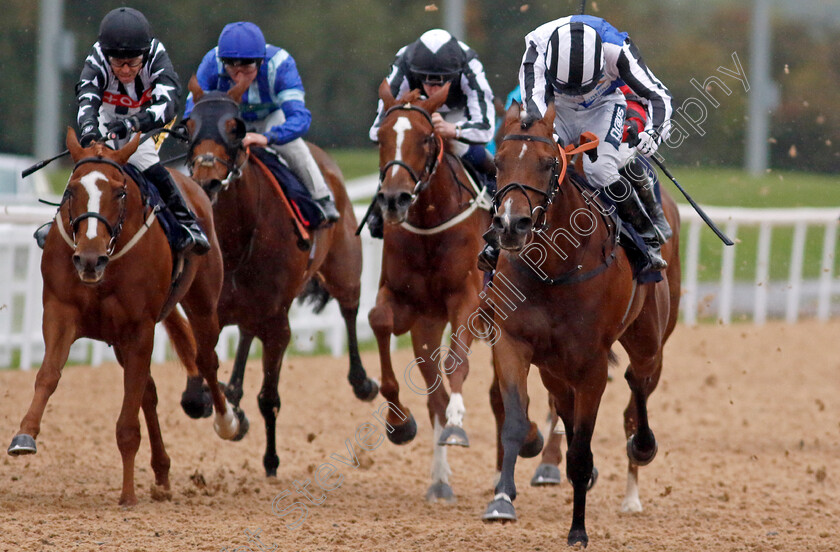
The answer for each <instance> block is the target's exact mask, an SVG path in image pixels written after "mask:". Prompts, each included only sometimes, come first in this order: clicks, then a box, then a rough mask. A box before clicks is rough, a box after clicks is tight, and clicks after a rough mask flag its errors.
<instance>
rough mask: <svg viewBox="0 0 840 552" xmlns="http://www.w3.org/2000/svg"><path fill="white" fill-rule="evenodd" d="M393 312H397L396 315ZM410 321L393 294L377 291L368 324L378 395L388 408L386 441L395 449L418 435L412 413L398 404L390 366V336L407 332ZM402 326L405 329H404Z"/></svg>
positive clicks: (397, 390)
mask: <svg viewBox="0 0 840 552" xmlns="http://www.w3.org/2000/svg"><path fill="white" fill-rule="evenodd" d="M395 311H396V312H395ZM409 318H410V315H409V313H408V312H407V308H406V307H403V306H400V305H398V304H397V303H396V301H394V298H393V294H392V293H391V292H390V290H388V288H385V287H381V288H379V293H378V294H377V296H376V306H375V307H373V308H372V309H371V310H370V313H369V314H368V321H369V323H370V327H371V329H372V330H373V334H374V336H376V344H377V347H378V349H379V364H380V369H381V372H382V385H381V386H380V389H379V392H380V393H381V394H382V396H383V397H385V400H386V401H387V402H386V403H385V404H384V405H382V406H381V407H380V408H379V411H381V410H382V407H387V409H388V414H387V415H386V417H385V421H386V423H387V429H388V439H389V440H390V441H391V442H392V443H394V444H395V445H402V444H403V443H408V442H409V441H411V440H412V439H414V437H415V435H417V422H415V420H414V416H413V415H412V414H411V410H409V409H408V407H407V406H405V405H404V404H402V403H401V402H400V384H399V382H398V380H397V377H396V376H395V375H394V367H393V365H392V364H391V335H393V334H394V333H395V332H397V331H400V330H402V331H406V330H407V329H408V323H407V321H408V319H409ZM403 326H405V329H404V328H403Z"/></svg>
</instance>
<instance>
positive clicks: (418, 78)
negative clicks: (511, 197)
mask: <svg viewBox="0 0 840 552" xmlns="http://www.w3.org/2000/svg"><path fill="white" fill-rule="evenodd" d="M447 82H449V83H452V84H451V85H450V88H449V95H448V96H447V98H446V102H445V103H444V104H443V105H442V106H441V107H440V109H438V111H437V112H436V113H432V122H433V123H434V125H435V132H436V133H437V134H438V135H439V136H440V137H442V138H449V139H450V141H449V147H450V149H451V150H452V152H453V153H455V154H456V155H458V156H459V157H460V158H461V159H462V160H464V161H466V162H468V163H469V164H470V165H472V166H473V167H474V168H475V169H476V170H477V171H479V172H480V173H481V174H482V176H484V177H485V180H486V183H487V187H488V191H489V192H490V193H491V194H494V193H495V192H496V190H495V186H496V167H495V165H494V164H493V156H492V155H491V154H490V153H489V152H488V151H487V148H486V145H487V143H488V142H490V141H491V140H492V139H493V130H494V126H495V112H494V107H493V91H492V90H490V84H489V83H488V82H487V77H486V76H485V75H484V67H483V66H482V65H481V61H479V59H478V56H477V55H476V53H475V52H474V51H473V50H472V49H471V48H470V47H469V46H467V45H466V44H464V43H463V42H460V41H459V40H458V39H456V38H455V37H453V36H452V35H451V34H449V33H448V32H446V31H444V30H443V29H432V30H431V31H426V32H425V33H423V35H422V36H420V38H419V39H417V40H416V41H415V42H412V43H411V44H409V45H407V46H404V47H403V48H401V49H400V51H399V52H397V57H396V59H395V60H394V62H393V64H392V65H391V72H390V73H389V74H388V83H389V84H390V85H391V94H393V96H394V97H395V98H399V97H400V96H401V95H402V94H403V93H405V92H407V91H410V90H414V89H419V90H422V91H423V94H424V95H425V96H426V97H430V96H431V95H432V94H434V93H435V92H437V91H438V90H439V89H440V87H441V86H443V85H445V84H446V83H447ZM383 107H384V104H383V102H382V100H379V106H378V108H377V115H376V120H375V121H374V123H373V126H371V128H370V139H371V140H373V141H374V142H376V141H377V133H378V132H379V125H380V124H381V122H382V118H383V117H384V115H385V112H384V108H383ZM367 222H368V229H369V230H370V233H371V235H372V236H373V237H375V238H381V237H382V226H383V222H382V213H381V212H380V211H379V209H378V207H376V203H375V202H374V208H373V209H372V210H371V212H370V215H369V216H368V221H367Z"/></svg>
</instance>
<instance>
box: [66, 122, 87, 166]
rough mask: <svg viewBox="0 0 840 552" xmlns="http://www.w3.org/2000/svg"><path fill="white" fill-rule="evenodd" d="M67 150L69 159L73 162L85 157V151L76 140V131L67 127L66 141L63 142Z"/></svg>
mask: <svg viewBox="0 0 840 552" xmlns="http://www.w3.org/2000/svg"><path fill="white" fill-rule="evenodd" d="M65 143H66V144H67V149H68V150H70V157H72V158H73V161H78V160H79V159H81V158H82V157H83V156H84V155H85V150H84V148H83V147H82V145H81V144H80V143H79V139H78V138H76V131H75V130H73V128H72V127H67V139H66V140H65Z"/></svg>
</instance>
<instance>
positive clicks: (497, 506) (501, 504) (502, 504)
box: [481, 493, 516, 521]
mask: <svg viewBox="0 0 840 552" xmlns="http://www.w3.org/2000/svg"><path fill="white" fill-rule="evenodd" d="M481 519H483V520H484V521H516V508H514V507H513V502H511V500H510V498H509V497H508V495H506V494H504V493H499V494H497V495H496V498H494V499H493V501H492V502H490V504H488V505H487V509H486V510H484V515H483V516H481Z"/></svg>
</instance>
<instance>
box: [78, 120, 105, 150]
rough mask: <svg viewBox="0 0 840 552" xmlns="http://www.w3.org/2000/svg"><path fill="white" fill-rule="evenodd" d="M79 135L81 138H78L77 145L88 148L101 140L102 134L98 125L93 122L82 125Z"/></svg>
mask: <svg viewBox="0 0 840 552" xmlns="http://www.w3.org/2000/svg"><path fill="white" fill-rule="evenodd" d="M81 133H82V136H81V138H79V144H81V146H82V147H83V148H88V147H90V146H91V145H92V144H93V143H94V142H98V141H99V140H100V139H101V138H102V134H100V132H99V125H98V124H96V123H94V122H91V123H88V124H86V125H84V126H83V127H82V130H81Z"/></svg>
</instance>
